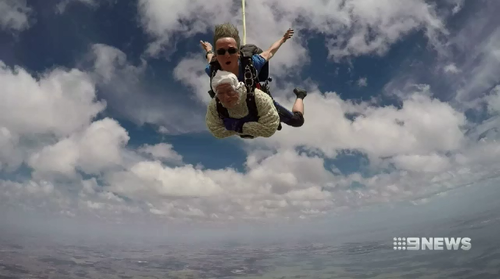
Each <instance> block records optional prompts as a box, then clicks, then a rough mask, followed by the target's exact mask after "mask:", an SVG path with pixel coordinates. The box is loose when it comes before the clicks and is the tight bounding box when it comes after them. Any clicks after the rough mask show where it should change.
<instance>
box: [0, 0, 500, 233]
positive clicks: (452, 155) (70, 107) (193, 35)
mask: <svg viewBox="0 0 500 279" xmlns="http://www.w3.org/2000/svg"><path fill="white" fill-rule="evenodd" d="M249 2H250V1H249ZM341 2H342V1H333V0H332V1H312V2H311V3H310V4H308V5H305V4H304V3H302V2H301V1H288V2H287V5H285V4H284V2H283V1H277V0H273V1H260V0H259V1H252V2H251V3H250V4H247V5H248V7H247V13H248V14H247V32H248V33H247V40H248V42H251V43H256V44H257V45H259V46H260V47H261V48H267V47H269V46H270V45H271V44H272V43H273V42H274V41H276V40H278V39H279V38H280V36H282V35H283V34H284V32H285V31H286V30H287V29H288V28H289V27H293V28H294V29H295V33H296V34H295V36H294V37H293V39H292V40H290V41H288V42H287V43H286V44H285V45H283V46H282V47H281V49H280V50H279V51H278V53H277V54H276V56H275V57H273V60H271V75H272V77H273V78H274V81H273V90H274V95H275V96H276V98H277V99H278V101H280V102H281V103H282V104H284V105H286V106H288V107H290V108H291V105H292V103H293V93H292V89H293V88H294V87H296V86H299V87H304V88H307V89H308V90H309V92H310V93H309V96H308V97H307V98H306V99H305V111H306V112H305V118H306V122H305V125H304V126H303V127H301V128H291V127H285V128H284V130H283V131H280V132H278V133H277V134H276V135H274V136H273V137H272V138H269V139H257V140H252V141H248V140H241V139H239V138H232V139H224V140H219V139H216V138H214V137H212V136H211V135H210V133H208V131H207V129H206V127H205V123H204V118H205V113H206V105H207V103H208V94H207V93H206V92H207V90H208V88H209V84H208V77H207V76H206V75H205V74H204V65H205V61H204V53H203V51H202V49H201V47H200V45H199V41H200V40H207V41H211V36H212V31H213V27H214V25H215V24H217V23H222V22H226V21H229V22H232V23H234V24H236V25H237V26H238V27H239V28H240V30H241V22H240V19H241V13H240V10H239V6H238V5H239V1H230V0H224V1H219V2H217V3H216V4H213V3H212V4H208V3H204V2H203V1H192V2H189V3H188V2H180V1H177V2H176V1H153V0H151V1H147V0H138V1H111V0H110V1H93V0H71V1H65V0H51V1H44V2H43V5H42V4H41V3H40V2H39V1H10V2H9V1H7V2H4V3H6V4H0V15H1V17H2V18H3V19H2V20H1V21H0V27H1V31H0V42H1V43H0V60H1V62H2V63H3V64H2V65H1V66H2V67H1V76H0V81H1V84H2V86H4V88H3V90H4V92H5V93H3V94H5V95H3V96H5V97H6V99H5V101H4V102H2V104H0V106H2V108H1V110H2V112H3V113H2V114H1V115H0V128H2V130H1V133H0V163H1V164H0V171H1V175H2V176H1V177H2V179H3V180H2V181H0V188H1V189H2V191H1V193H0V204H2V205H0V207H1V206H3V207H5V208H6V209H12V210H14V211H15V210H18V209H19V208H22V209H24V210H28V212H29V211H30V210H36V211H38V212H47V213H50V214H53V215H62V216H66V217H71V218H87V217H89V216H101V217H102V218H105V219H109V220H121V222H124V220H129V221H130V220H146V219H147V220H156V219H158V218H160V219H161V220H168V221H171V222H199V221H201V222H205V221H208V222H215V223H219V222H221V223H226V222H229V223H231V222H234V220H261V221H264V222H265V221H268V220H273V219H274V218H278V219H280V220H294V219H309V218H314V217H317V216H324V215H325V214H326V215H328V214H330V213H335V212H343V211H345V210H350V209H356V208H359V207H363V206H366V205H372V204H385V203H389V202H400V201H412V200H414V199H419V198H421V197H422V196H424V197H427V196H428V195H433V194H434V193H439V192H442V191H445V190H447V189H449V188H453V187H458V186H461V185H463V184H464V183H474V182H475V181H479V180H481V179H484V178H485V177H495V176H497V172H498V171H497V169H498V166H499V163H500V161H499V160H498V158H500V157H499V156H498V155H499V153H500V145H498V126H499V125H500V122H499V121H500V120H499V119H500V118H498V114H499V112H500V87H496V86H497V85H498V83H499V78H498V77H499V76H500V75H499V74H500V70H498V69H499V68H500V67H498V66H500V55H499V51H498V50H499V49H500V33H499V32H498V31H497V30H496V28H495V26H498V21H499V20H498V19H496V18H495V14H496V11H498V10H499V9H500V4H498V3H496V2H495V1H487V0H481V1H464V0H447V1H438V2H436V3H439V5H436V3H434V2H431V3H433V4H432V5H429V4H426V2H425V1H421V0H405V1H399V2H398V3H397V4H394V2H391V1H377V2H375V1H360V0H358V1H355V0H351V1H345V3H344V4H343V5H340V4H339V3H341ZM270 7H272V8H273V9H270ZM479 138H481V139H482V140H478V139H479ZM131 222H132V221H131Z"/></svg>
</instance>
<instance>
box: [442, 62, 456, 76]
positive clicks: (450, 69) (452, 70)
mask: <svg viewBox="0 0 500 279" xmlns="http://www.w3.org/2000/svg"><path fill="white" fill-rule="evenodd" d="M443 70H444V71H445V72H446V73H452V74H457V73H460V69H458V68H457V66H456V65H455V64H454V63H451V64H448V65H446V66H445V67H444V69H443Z"/></svg>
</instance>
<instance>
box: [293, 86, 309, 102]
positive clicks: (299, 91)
mask: <svg viewBox="0 0 500 279" xmlns="http://www.w3.org/2000/svg"><path fill="white" fill-rule="evenodd" d="M293 93H295V95H297V98H300V99H304V98H305V97H306V96H307V91H305V90H304V89H300V88H295V89H294V90H293Z"/></svg>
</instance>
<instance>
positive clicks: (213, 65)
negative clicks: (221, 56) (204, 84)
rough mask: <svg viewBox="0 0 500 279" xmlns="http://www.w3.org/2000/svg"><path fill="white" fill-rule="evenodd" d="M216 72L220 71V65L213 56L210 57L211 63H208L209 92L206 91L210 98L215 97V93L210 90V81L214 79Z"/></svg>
mask: <svg viewBox="0 0 500 279" xmlns="http://www.w3.org/2000/svg"><path fill="white" fill-rule="evenodd" d="M218 70H220V64H219V62H218V61H217V59H216V58H215V56H214V57H212V61H210V90H209V91H208V94H209V95H210V97H211V98H214V97H215V92H214V89H213V88H212V79H213V78H214V76H215V74H216V73H217V71H218Z"/></svg>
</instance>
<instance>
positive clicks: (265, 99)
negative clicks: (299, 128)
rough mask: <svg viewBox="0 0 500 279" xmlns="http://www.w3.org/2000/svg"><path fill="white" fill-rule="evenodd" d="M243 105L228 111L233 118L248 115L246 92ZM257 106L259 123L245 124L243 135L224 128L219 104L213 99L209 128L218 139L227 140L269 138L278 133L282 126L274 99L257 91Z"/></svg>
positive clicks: (210, 108)
mask: <svg viewBox="0 0 500 279" xmlns="http://www.w3.org/2000/svg"><path fill="white" fill-rule="evenodd" d="M241 98H242V99H241V103H239V104H238V105H237V106H236V107H234V108H231V109H228V110H227V111H228V113H229V116H230V117H231V118H243V117H245V116H247V115H248V107H247V103H246V92H245V93H244V94H242V96H241ZM255 104H256V105H257V111H258V112H259V121H258V122H247V123H245V124H243V133H242V134H240V133H237V132H235V131H228V130H226V127H224V123H223V122H222V120H221V119H220V118H219V114H218V112H217V103H216V102H215V98H213V99H212V100H211V101H210V103H209V104H208V109H207V115H206V123H207V128H208V130H209V131H210V133H212V135H214V137H216V138H219V139H220V138H226V137H230V136H234V135H251V136H253V137H265V138H268V137H270V136H272V135H274V133H275V132H276V130H277V129H278V125H279V124H280V117H279V115H278V111H277V110H276V107H275V106H274V103H273V99H272V98H271V97H270V96H269V95H268V94H266V93H265V92H263V91H262V90H260V89H257V88H256V89H255Z"/></svg>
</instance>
